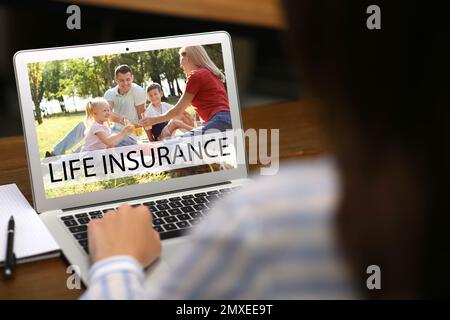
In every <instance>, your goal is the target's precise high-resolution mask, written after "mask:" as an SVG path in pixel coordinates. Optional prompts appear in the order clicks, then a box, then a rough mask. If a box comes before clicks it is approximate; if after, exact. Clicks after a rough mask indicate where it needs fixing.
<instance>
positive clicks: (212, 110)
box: [141, 46, 232, 133]
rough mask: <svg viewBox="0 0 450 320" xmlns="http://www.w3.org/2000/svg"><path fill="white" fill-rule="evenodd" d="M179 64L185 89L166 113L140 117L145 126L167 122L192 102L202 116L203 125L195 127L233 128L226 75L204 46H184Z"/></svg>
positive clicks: (221, 129)
mask: <svg viewBox="0 0 450 320" xmlns="http://www.w3.org/2000/svg"><path fill="white" fill-rule="evenodd" d="M179 54H180V65H181V67H182V68H183V70H184V72H185V74H186V77H187V82H186V89H185V92H184V94H183V95H182V96H181V98H180V100H179V101H178V103H177V104H176V105H175V107H173V108H172V109H170V110H169V111H167V112H166V113H164V114H162V115H160V116H157V117H146V118H143V119H142V120H141V125H142V126H143V127H150V126H153V125H155V124H157V123H161V122H166V121H169V120H170V119H173V118H174V117H177V116H180V115H181V114H182V113H183V111H184V110H185V109H186V108H187V107H189V106H190V105H192V106H193V107H194V109H195V111H196V112H197V114H198V115H199V117H200V121H201V123H202V126H200V127H198V128H196V129H194V130H193V131H197V132H202V133H204V132H205V131H207V130H209V129H216V130H220V131H225V130H227V129H231V128H232V127H231V116H230V106H229V104H228V96H227V92H226V90H225V84H224V82H225V76H224V74H223V73H222V72H221V71H220V70H219V68H217V66H216V65H215V64H214V62H212V60H211V58H210V57H209V56H208V53H207V52H206V50H205V49H204V48H203V47H202V46H191V47H183V48H181V49H180V51H179Z"/></svg>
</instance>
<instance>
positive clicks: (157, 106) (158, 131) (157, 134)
mask: <svg viewBox="0 0 450 320" xmlns="http://www.w3.org/2000/svg"><path fill="white" fill-rule="evenodd" d="M146 91H147V98H148V100H150V102H151V103H150V105H149V106H148V107H147V109H146V110H145V112H144V116H145V117H157V116H160V115H161V114H163V113H165V112H167V111H168V110H170V109H172V108H173V105H171V104H169V103H166V102H161V98H162V97H163V91H162V88H161V86H160V85H159V84H158V83H152V84H151V85H149V86H147V90H146ZM182 119H184V121H183V120H182ZM187 122H191V123H187ZM191 124H192V125H191ZM193 124H194V123H193V121H192V118H190V116H189V114H188V113H187V112H184V113H183V114H182V115H181V116H180V117H178V118H177V119H171V120H169V121H167V122H161V123H158V124H155V125H153V126H152V127H151V128H150V127H146V128H145V129H146V132H147V136H148V138H149V140H163V139H165V138H168V137H171V136H172V134H173V133H174V131H175V130H177V129H181V130H185V131H190V130H192V129H193V128H194V126H193Z"/></svg>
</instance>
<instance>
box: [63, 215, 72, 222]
mask: <svg viewBox="0 0 450 320" xmlns="http://www.w3.org/2000/svg"><path fill="white" fill-rule="evenodd" d="M61 220H62V221H67V220H73V216H64V217H61Z"/></svg>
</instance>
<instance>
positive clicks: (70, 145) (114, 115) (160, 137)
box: [28, 44, 235, 198]
mask: <svg viewBox="0 0 450 320" xmlns="http://www.w3.org/2000/svg"><path fill="white" fill-rule="evenodd" d="M28 71H29V80H30V89H31V94H32V100H33V104H34V111H35V119H36V123H37V133H38V143H39V152H40V156H41V159H42V161H45V160H46V159H53V158H54V157H59V156H64V155H68V154H74V153H79V152H92V151H97V150H104V149H109V148H120V147H125V146H133V145H140V144H152V143H155V142H164V141H167V140H169V139H173V138H175V137H189V136H192V135H196V134H203V133H205V132H208V130H216V131H221V132H223V131H226V130H229V129H232V124H231V115H230V106H229V102H228V95H227V88H226V82H225V79H226V78H225V74H224V66H223V57H222V50H221V45H220V44H212V45H205V46H188V47H181V48H170V49H161V50H153V51H145V52H132V53H124V54H115V55H107V56H96V57H90V58H77V59H70V60H62V61H50V62H37V63H31V64H29V65H28ZM232 167H235V164H223V163H216V164H214V163H213V164H208V165H199V166H193V167H189V168H183V169H179V170H169V171H166V172H158V173H144V174H141V175H138V176H132V177H124V178H117V179H111V180H107V181H96V182H89V183H84V184H78V185H66V186H59V187H56V188H46V195H47V197H49V198H51V197H57V196H61V195H70V194H78V193H84V192H89V191H97V190H103V189H108V188H115V187H120V186H126V185H133V184H140V183H147V182H151V181H158V180H165V179H168V178H174V177H179V176H185V175H191V174H198V173H206V172H213V171H217V170H225V169H227V168H232Z"/></svg>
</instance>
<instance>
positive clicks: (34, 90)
mask: <svg viewBox="0 0 450 320" xmlns="http://www.w3.org/2000/svg"><path fill="white" fill-rule="evenodd" d="M43 67H44V64H43V63H42V62H36V63H30V64H28V77H29V79H30V89H31V98H32V99H33V103H34V110H35V118H36V121H37V122H38V124H41V123H42V115H41V108H40V105H41V101H42V96H43V94H44V89H43V85H42V71H43Z"/></svg>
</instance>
